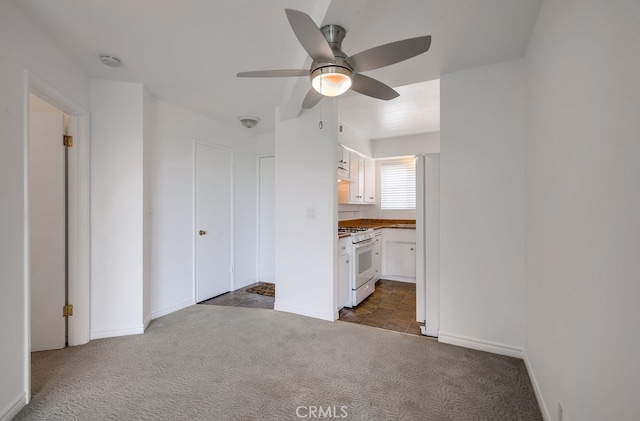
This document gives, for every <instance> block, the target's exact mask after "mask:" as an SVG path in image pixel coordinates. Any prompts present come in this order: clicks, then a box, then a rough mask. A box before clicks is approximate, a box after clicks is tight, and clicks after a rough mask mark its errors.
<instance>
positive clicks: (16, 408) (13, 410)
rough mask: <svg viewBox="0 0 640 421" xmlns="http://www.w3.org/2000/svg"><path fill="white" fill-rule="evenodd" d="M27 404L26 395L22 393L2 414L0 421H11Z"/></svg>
mask: <svg viewBox="0 0 640 421" xmlns="http://www.w3.org/2000/svg"><path fill="white" fill-rule="evenodd" d="M26 404H27V399H26V394H25V393H24V392H22V393H21V394H20V395H19V396H18V397H17V398H15V399H14V400H13V401H11V403H10V404H9V405H8V406H7V407H6V408H4V409H3V410H2V412H0V421H10V420H11V419H12V418H13V417H15V416H16V415H18V412H20V410H21V409H22V408H24V406H25V405H26Z"/></svg>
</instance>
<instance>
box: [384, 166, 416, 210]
mask: <svg viewBox="0 0 640 421" xmlns="http://www.w3.org/2000/svg"><path fill="white" fill-rule="evenodd" d="M415 208H416V161H415V159H414V158H413V157H411V158H403V159H394V160H392V161H382V162H381V163H380V209H382V210H414V209H415Z"/></svg>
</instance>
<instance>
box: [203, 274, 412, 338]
mask: <svg viewBox="0 0 640 421" xmlns="http://www.w3.org/2000/svg"><path fill="white" fill-rule="evenodd" d="M256 285H258V284H253V285H248V286H247V287H245V288H242V289H239V290H237V291H232V292H227V293H226V294H222V295H219V296H217V297H214V298H212V299H210V300H207V301H203V302H202V303H200V304H208V305H218V306H231V307H250V308H266V309H273V302H274V300H275V299H274V298H273V297H267V296H264V295H259V294H253V293H250V292H246V291H245V290H246V289H247V288H251V287H253V286H256ZM415 317H416V284H410V283H406V282H397V281H388V280H386V279H381V280H379V281H378V282H377V283H376V290H375V291H374V292H373V294H371V295H370V296H369V297H367V299H365V300H364V301H363V302H361V303H360V304H359V305H358V306H357V307H355V308H346V307H345V308H343V309H342V310H340V320H341V321H344V322H350V323H358V324H362V325H365V326H373V327H378V328H381V329H387V330H394V331H396V332H404V333H409V334H412V335H420V324H418V322H416V320H415Z"/></svg>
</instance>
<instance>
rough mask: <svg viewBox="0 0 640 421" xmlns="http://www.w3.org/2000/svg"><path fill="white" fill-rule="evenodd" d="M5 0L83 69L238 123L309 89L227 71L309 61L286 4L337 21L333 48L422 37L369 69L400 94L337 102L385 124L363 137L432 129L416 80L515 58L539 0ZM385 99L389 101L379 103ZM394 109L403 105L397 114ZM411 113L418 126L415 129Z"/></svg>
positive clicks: (292, 101)
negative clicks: (115, 63) (413, 53)
mask: <svg viewBox="0 0 640 421" xmlns="http://www.w3.org/2000/svg"><path fill="white" fill-rule="evenodd" d="M11 1H12V2H13V3H15V4H16V5H17V6H18V7H19V8H21V9H22V10H23V12H24V13H25V14H27V15H28V16H30V17H31V18H32V19H33V20H34V21H36V22H37V23H38V24H39V26H40V27H41V28H42V29H43V31H45V32H46V33H47V34H48V35H49V36H50V37H51V38H53V39H54V40H55V41H56V42H57V43H58V44H59V45H60V46H61V47H62V49H63V50H64V52H65V53H66V54H67V55H68V56H69V57H70V58H71V60H73V61H74V62H75V63H77V64H78V65H79V66H81V67H82V68H83V69H84V70H85V71H86V72H87V73H88V74H89V75H90V76H92V77H97V78H104V79H111V80H120V81H128V82H138V83H143V84H144V85H145V86H146V87H147V89H148V90H149V91H150V92H151V93H152V94H153V95H154V96H156V97H158V98H160V99H163V100H166V101H169V102H172V103H174V104H176V105H179V106H182V107H185V108H187V109H190V110H192V111H195V112H199V113H202V114H204V115H207V116H209V117H211V118H214V119H217V120H221V121H225V122H228V123H229V124H234V125H239V122H238V121H237V118H238V116H240V115H256V116H258V117H260V118H261V122H260V124H259V125H258V126H257V127H256V128H255V129H253V130H254V131H255V132H257V133H261V132H266V131H269V130H273V128H274V116H275V112H274V109H275V106H277V105H281V106H283V109H286V107H289V108H290V109H295V108H299V104H301V103H302V99H303V97H304V94H305V93H306V90H307V89H308V87H309V82H308V80H299V78H297V79H296V78H292V79H289V78H269V79H238V78H236V77H235V75H236V73H237V72H239V71H247V70H263V69H285V68H306V67H308V65H309V64H310V59H308V57H307V56H306V53H305V52H304V50H303V49H302V47H301V46H300V45H299V43H298V41H297V39H296V37H295V35H294V34H293V32H292V30H291V28H290V27H289V24H288V21H287V19H286V16H285V13H284V9H285V8H293V9H297V10H302V11H303V12H306V13H308V14H309V15H310V16H311V17H312V18H313V19H314V21H315V22H316V23H318V24H328V23H335V24H339V25H342V26H344V27H345V28H346V29H347V30H348V34H347V37H346V39H345V41H344V43H343V49H344V51H345V52H346V53H347V54H349V55H352V54H355V53H357V52H359V51H362V50H365V49H368V48H371V47H374V46H377V45H380V44H386V43H389V42H393V41H397V40H401V39H405V38H411V37H416V36H421V35H432V37H433V38H432V44H431V49H430V50H429V52H427V53H425V54H422V55H420V56H418V57H415V58H412V59H409V60H406V61H404V62H402V63H398V64H395V65H393V66H389V67H387V68H383V69H379V70H375V71H371V72H367V75H368V76H371V77H374V78H376V79H379V80H380V81H382V82H384V83H386V84H388V85H390V86H392V87H394V88H397V87H401V88H398V89H397V90H398V92H400V94H401V96H400V97H399V98H396V99H394V100H391V101H388V102H387V103H386V104H380V103H381V102H383V101H380V100H373V99H369V98H368V97H362V96H361V95H358V94H353V95H351V94H350V95H348V96H346V97H344V98H343V99H342V100H341V107H342V113H343V118H345V119H346V118H353V119H354V120H353V122H349V123H350V124H351V125H353V126H354V127H358V125H359V124H361V123H358V121H366V122H367V125H368V126H372V121H373V119H371V118H368V119H367V120H363V119H364V117H365V116H371V115H382V116H384V117H385V118H379V119H375V122H378V121H380V122H381V124H382V123H385V122H386V123H385V124H386V125H385V126H382V125H381V126H380V127H371V129H372V131H373V132H374V133H372V135H371V136H372V137H373V138H379V137H390V136H397V135H401V134H411V133H416V130H417V131H418V132H419V131H421V130H425V129H424V127H430V128H432V127H434V126H433V124H434V123H433V122H430V123H428V126H424V125H425V124H427V123H426V122H425V121H422V120H424V119H421V118H416V116H420V115H427V114H429V113H432V112H433V110H434V108H433V107H434V104H433V102H434V100H433V98H431V99H429V97H428V96H429V92H435V89H433V84H426V85H424V86H423V85H422V84H417V83H418V82H424V81H430V80H434V79H439V78H440V75H441V74H443V73H448V72H452V71H457V70H462V69H466V68H472V67H477V66H481V65H486V64H491V63H496V62H500V61H505V60H510V59H514V58H518V57H521V56H523V55H524V53H525V50H526V46H527V42H528V39H529V35H530V33H531V30H532V28H533V24H534V22H535V19H536V17H537V14H538V9H539V7H540V3H541V1H542V0H481V1H480V0H446V1H444V0H333V1H330V0H306V1H304V2H301V1H300V0H268V1H266V0H233V1H232V0H224V1H222V0H165V1H158V0H135V1H131V0H95V1H86V0H55V1H51V0H11ZM101 53H109V54H114V55H116V56H118V57H119V58H121V59H122V62H123V64H122V66H121V67H120V68H110V67H107V66H104V65H103V64H101V63H100V61H99V58H98V56H99V54H101ZM413 84H416V85H413ZM406 85H413V87H412V86H406ZM415 88H418V89H417V91H415V92H414V91H413V90H414V89H415ZM423 101H424V102H423ZM438 102H439V101H438ZM393 103H395V104H397V106H396V107H395V109H393V108H392V109H391V110H388V109H385V108H382V107H381V105H388V106H391V105H392V104H393ZM351 106H353V108H354V112H353V113H350V112H349V107H351ZM369 107H371V109H369ZM403 109H404V110H408V111H409V113H408V114H406V115H404V116H402V115H401V114H402V113H401V112H400V111H398V110H403ZM438 109H439V106H438ZM352 114H353V117H351V115H352ZM390 115H391V116H393V119H390V118H388V117H389V116H390ZM348 116H349V117H348ZM358 119H360V120H358ZM390 120H393V121H390ZM345 121H346V120H345ZM416 122H420V123H421V124H423V126H421V127H413V126H412V125H413V124H415V123H416ZM438 124H439V123H438ZM401 126H403V127H401ZM367 130H369V129H367ZM428 131H432V130H431V129H429V130H428Z"/></svg>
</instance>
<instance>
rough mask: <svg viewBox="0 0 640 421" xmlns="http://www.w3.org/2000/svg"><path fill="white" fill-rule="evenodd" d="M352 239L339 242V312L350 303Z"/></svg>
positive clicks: (343, 239)
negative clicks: (350, 249) (350, 243)
mask: <svg viewBox="0 0 640 421" xmlns="http://www.w3.org/2000/svg"><path fill="white" fill-rule="evenodd" d="M350 241H351V240H350V238H348V237H347V238H341V239H339V240H338V310H340V309H341V308H342V307H344V306H346V305H347V304H348V303H349V290H350V286H349V285H350V283H349V242H350Z"/></svg>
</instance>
